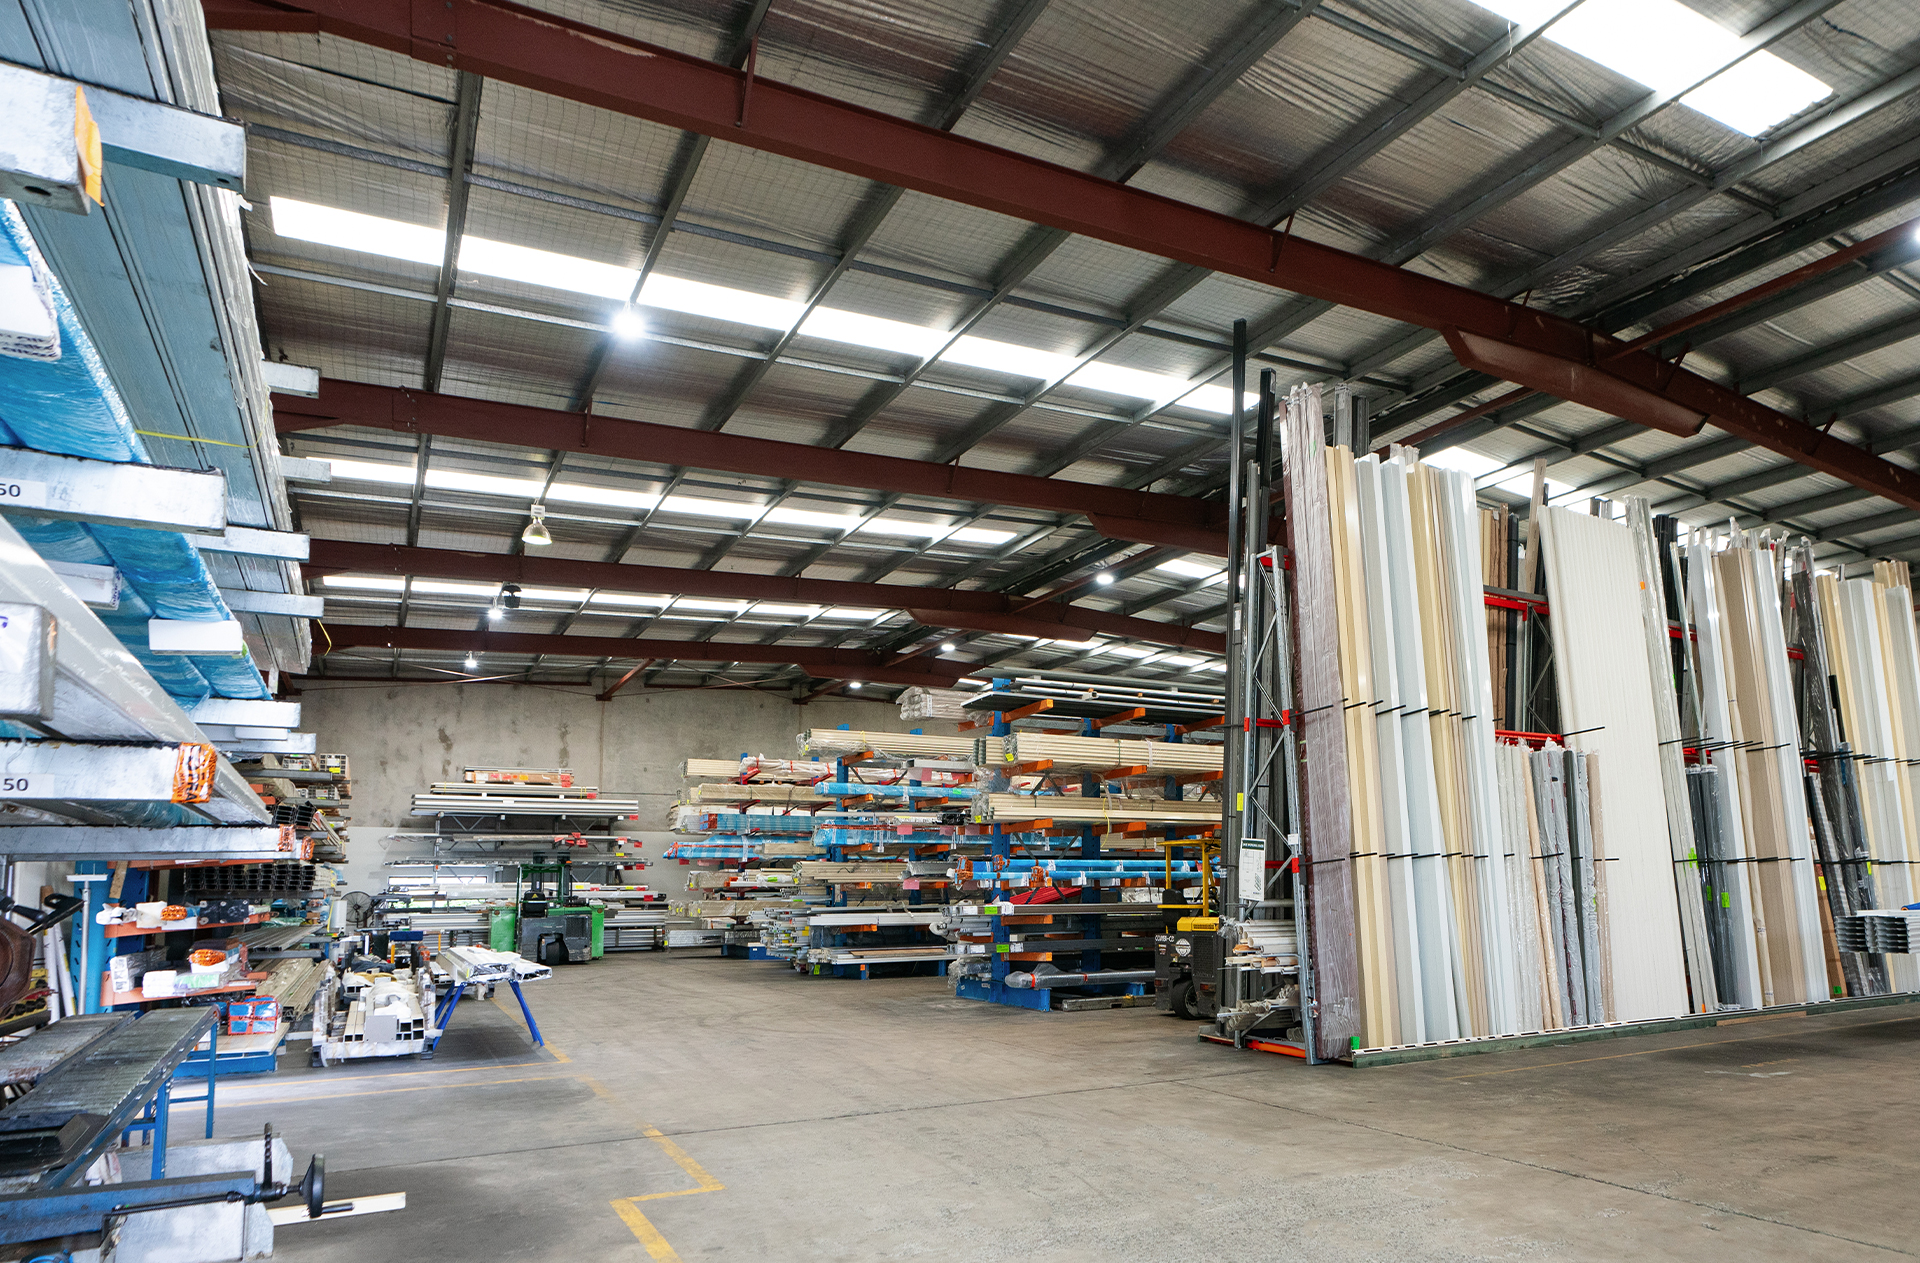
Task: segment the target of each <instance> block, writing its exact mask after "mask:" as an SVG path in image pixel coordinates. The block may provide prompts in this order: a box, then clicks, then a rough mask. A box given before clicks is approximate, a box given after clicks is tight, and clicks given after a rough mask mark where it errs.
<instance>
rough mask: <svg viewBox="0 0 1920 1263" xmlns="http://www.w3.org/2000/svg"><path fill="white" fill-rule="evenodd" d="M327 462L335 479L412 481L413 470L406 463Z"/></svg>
mask: <svg viewBox="0 0 1920 1263" xmlns="http://www.w3.org/2000/svg"><path fill="white" fill-rule="evenodd" d="M327 463H328V464H329V465H331V466H332V467H333V477H334V478H335V479H342V478H346V479H351V480H353V481H356V482H394V483H400V482H407V483H410V482H412V481H413V470H412V468H411V467H409V466H406V465H383V464H380V463H378V462H376V461H370V460H334V459H331V458H329V459H328V461H327Z"/></svg>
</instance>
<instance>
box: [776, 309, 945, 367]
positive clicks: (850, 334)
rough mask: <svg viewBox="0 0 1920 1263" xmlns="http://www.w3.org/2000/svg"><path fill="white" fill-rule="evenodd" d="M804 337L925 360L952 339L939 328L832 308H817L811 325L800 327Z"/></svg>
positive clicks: (809, 320)
mask: <svg viewBox="0 0 1920 1263" xmlns="http://www.w3.org/2000/svg"><path fill="white" fill-rule="evenodd" d="M800 336H802V337H806V338H825V339H826V340H827V341H829V342H846V343H849V344H851V345H853V346H864V347H871V348H873V349H874V350H876V351H897V352H899V353H900V354H902V355H911V356H913V357H914V358H915V359H921V360H924V359H926V358H927V357H928V356H930V355H932V354H933V353H934V352H936V351H938V350H939V349H940V348H941V347H943V346H945V345H946V343H947V337H948V335H947V334H945V333H943V332H941V331H940V330H938V329H926V328H922V327H921V326H919V325H910V324H907V323H905V322H903V321H899V320H885V319H882V318H881V317H879V316H862V315H860V314H858V313H856V312H851V311H836V310H835V309H833V308H831V307H819V308H816V309H815V310H814V313H813V314H812V315H811V316H808V317H807V322H806V323H805V324H803V325H801V326H800Z"/></svg>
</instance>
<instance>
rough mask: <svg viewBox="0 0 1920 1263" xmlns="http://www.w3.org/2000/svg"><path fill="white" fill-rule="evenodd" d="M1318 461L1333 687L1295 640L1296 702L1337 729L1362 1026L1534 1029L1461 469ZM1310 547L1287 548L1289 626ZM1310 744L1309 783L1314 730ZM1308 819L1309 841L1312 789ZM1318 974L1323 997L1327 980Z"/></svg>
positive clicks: (1408, 1031) (1471, 518)
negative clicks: (1292, 552)
mask: <svg viewBox="0 0 1920 1263" xmlns="http://www.w3.org/2000/svg"><path fill="white" fill-rule="evenodd" d="M1325 461H1326V466H1327V473H1326V480H1325V483H1326V489H1325V493H1324V494H1325V498H1326V504H1327V510H1326V521H1327V522H1328V523H1329V524H1330V527H1331V554H1332V555H1331V582H1330V584H1329V585H1328V589H1329V594H1330V595H1331V597H1332V600H1331V605H1332V607H1333V613H1334V616H1335V619H1334V621H1335V623H1336V628H1335V629H1334V630H1335V635H1334V636H1333V637H1332V639H1334V640H1336V641H1337V644H1338V651H1339V675H1338V680H1337V683H1338V686H1339V687H1338V690H1337V692H1334V691H1329V693H1328V696H1327V697H1325V698H1323V699H1322V701H1321V702H1320V703H1315V702H1314V701H1313V699H1312V697H1311V696H1309V695H1308V689H1307V685H1308V683H1309V682H1310V680H1309V676H1308V674H1307V671H1306V667H1305V664H1306V663H1307V661H1308V657H1309V655H1308V653H1307V647H1306V645H1305V644H1303V645H1302V649H1301V660H1302V663H1303V667H1302V673H1301V676H1302V685H1303V687H1302V697H1301V705H1302V709H1303V713H1306V714H1308V715H1312V714H1313V713H1314V707H1315V706H1316V705H1330V706H1331V707H1332V711H1331V713H1330V714H1329V715H1328V720H1329V721H1330V722H1333V723H1336V724H1338V725H1339V728H1340V730H1341V736H1342V737H1343V739H1344V740H1343V745H1344V749H1345V751H1346V760H1347V761H1346V767H1345V773H1346V775H1345V778H1344V779H1345V781H1346V785H1345V789H1346V791H1347V797H1348V800H1349V802H1350V803H1351V811H1350V813H1349V814H1348V820H1347V827H1348V829H1349V830H1350V841H1349V842H1348V853H1347V856H1346V858H1347V859H1348V861H1349V863H1348V864H1347V867H1348V868H1350V870H1351V872H1350V878H1349V880H1350V885H1351V891H1352V896H1351V897H1352V907H1353V913H1352V921H1351V935H1352V938H1353V941H1354V943H1355V945H1356V952H1357V956H1358V959H1359V975H1358V986H1357V989H1356V990H1355V992H1354V993H1353V998H1354V999H1357V1000H1358V1001H1359V1007H1360V1009H1361V1017H1362V1025H1363V1027H1364V1031H1363V1034H1362V1038H1363V1040H1364V1042H1365V1044H1366V1046H1369V1047H1385V1046H1391V1045H1396V1044H1414V1043H1427V1042H1432V1041H1437V1040H1448V1039H1458V1038H1463V1037H1472V1036H1486V1035H1500V1034H1509V1033H1513V1032H1516V1031H1518V1030H1521V1029H1537V1025H1536V1026H1523V1022H1524V1020H1525V1019H1524V1017H1523V1014H1526V1013H1530V1012H1536V1011H1538V1009H1539V1008H1540V1007H1541V1006H1540V1001H1539V1000H1538V998H1537V993H1538V987H1537V986H1533V987H1532V994H1533V996H1534V997H1535V998H1534V999H1533V1000H1532V1001H1531V1003H1529V1002H1528V1001H1527V1000H1526V999H1524V998H1523V996H1522V994H1521V993H1522V991H1523V990H1525V989H1526V988H1527V987H1528V986H1530V985H1531V984H1530V981H1529V980H1530V979H1531V978H1532V977H1534V974H1525V975H1524V976H1523V974H1522V973H1521V972H1520V971H1518V968H1517V965H1518V962H1519V961H1520V960H1521V959H1522V957H1523V954H1524V943H1523V940H1522V939H1521V938H1520V937H1519V933H1520V929H1521V925H1520V923H1519V922H1518V921H1517V920H1516V913H1515V910H1514V908H1513V906H1512V900H1513V897H1514V888H1513V877H1512V875H1511V874H1510V872H1509V869H1510V867H1511V865H1512V863H1513V862H1514V857H1513V855H1512V854H1511V851H1512V847H1511V845H1510V843H1511V830H1510V828H1509V824H1510V811H1509V804H1508V802H1507V797H1508V795H1507V791H1506V789H1505V787H1504V786H1503V784H1502V780H1501V775H1500V772H1499V767H1500V763H1499V756H1498V754H1497V751H1496V746H1495V739H1494V730H1495V726H1494V712H1493V696H1492V681H1491V672H1490V670H1489V662H1488V657H1487V638H1486V619H1485V613H1484V605H1483V603H1482V601H1481V594H1482V591H1483V588H1484V576H1483V573H1482V569H1481V562H1482V545H1481V536H1480V529H1479V519H1478V516H1477V510H1476V508H1475V506H1474V500H1473V488H1472V482H1471V480H1470V479H1469V478H1467V477H1466V475H1464V474H1461V473H1459V472H1457V471H1451V470H1443V469H1438V468H1435V467H1432V466H1427V465H1422V464H1419V463H1418V462H1416V461H1413V460H1412V459H1410V457H1408V456H1405V455H1397V456H1395V457H1394V458H1393V459H1389V460H1381V459H1380V458H1379V457H1377V456H1367V457H1364V458H1361V459H1359V460H1355V459H1354V458H1353V456H1352V454H1351V453H1349V452H1348V451H1347V450H1346V449H1344V448H1332V449H1328V450H1327V452H1326V456H1325ZM1295 504H1296V506H1299V505H1300V502H1299V501H1298V500H1296V501H1295ZM1293 516H1294V517H1295V518H1299V517H1302V516H1303V511H1302V509H1301V508H1300V507H1296V511H1295V513H1294V515H1293ZM1310 562H1311V558H1310V557H1307V556H1303V555H1301V554H1300V553H1299V551H1298V550H1297V549H1296V556H1295V570H1296V573H1297V575H1298V576H1299V577H1298V578H1297V580H1296V582H1297V583H1298V584H1299V585H1300V588H1299V591H1300V599H1299V605H1300V608H1301V611H1302V624H1303V630H1302V631H1301V633H1300V634H1301V636H1302V637H1303V639H1304V637H1305V636H1306V631H1305V630H1304V628H1305V622H1306V619H1305V615H1306V612H1307V611H1308V610H1310V609H1311V608H1312V607H1311V606H1310V604H1309V603H1308V593H1307V591H1306V588H1305V579H1306V577H1307V575H1308V574H1309V570H1310ZM1307 748H1308V751H1309V762H1310V774H1309V778H1308V784H1309V787H1311V785H1312V775H1311V769H1312V768H1317V767H1319V766H1322V765H1323V763H1322V761H1323V759H1324V758H1325V751H1326V748H1327V745H1326V743H1325V741H1322V742H1321V743H1320V744H1319V745H1318V746H1316V745H1315V744H1314V743H1313V742H1312V741H1308V742H1307ZM1306 825H1307V837H1308V842H1309V846H1310V848H1311V847H1312V844H1313V842H1314V821H1313V816H1312V802H1311V798H1309V803H1308V815H1307V821H1306ZM1313 858H1314V860H1315V863H1316V864H1317V865H1318V864H1322V863H1324V862H1325V861H1324V859H1323V858H1322V857H1321V856H1320V855H1319V854H1318V853H1317V852H1316V853H1315V854H1314V856H1313ZM1324 903H1325V900H1324V898H1323V899H1322V900H1320V902H1319V905H1317V906H1316V908H1315V913H1316V915H1317V914H1318V911H1319V910H1320V908H1321V907H1324ZM1314 942H1315V945H1316V946H1318V945H1319V943H1320V933H1319V929H1318V928H1316V930H1315V935H1314ZM1322 963H1324V962H1322ZM1535 973H1537V971H1535ZM1317 983H1318V985H1319V987H1320V989H1321V997H1322V1004H1323V1007H1324V1005H1325V1004H1326V1002H1327V999H1326V998H1327V995H1328V993H1329V992H1328V983H1327V980H1326V978H1325V977H1324V976H1321V977H1319V978H1318V979H1317Z"/></svg>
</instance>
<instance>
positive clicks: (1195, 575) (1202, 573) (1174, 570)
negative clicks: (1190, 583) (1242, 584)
mask: <svg viewBox="0 0 1920 1263" xmlns="http://www.w3.org/2000/svg"><path fill="white" fill-rule="evenodd" d="M1154 569H1155V570H1164V571H1166V572H1167V573H1168V574H1177V575H1180V576H1181V577H1183V578H1187V579H1207V580H1218V579H1221V578H1223V577H1224V576H1225V574H1226V571H1225V570H1223V569H1222V568H1221V567H1219V566H1216V565H1206V564H1204V563H1202V562H1197V561H1185V560H1182V559H1180V558H1175V559H1174V560H1172V561H1163V562H1161V563H1160V564H1159V565H1157V566H1155V567H1154Z"/></svg>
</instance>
